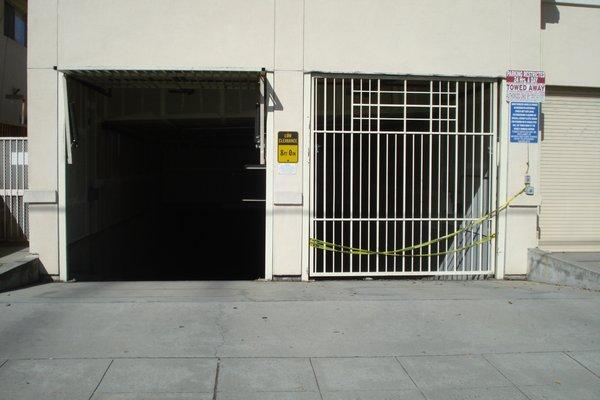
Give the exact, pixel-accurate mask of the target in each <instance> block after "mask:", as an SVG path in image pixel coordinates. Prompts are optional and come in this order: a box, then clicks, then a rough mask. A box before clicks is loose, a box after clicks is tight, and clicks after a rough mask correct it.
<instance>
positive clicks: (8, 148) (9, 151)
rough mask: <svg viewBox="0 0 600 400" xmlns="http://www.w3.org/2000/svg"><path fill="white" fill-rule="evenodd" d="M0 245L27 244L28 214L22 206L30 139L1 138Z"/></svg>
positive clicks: (24, 205)
mask: <svg viewBox="0 0 600 400" xmlns="http://www.w3.org/2000/svg"><path fill="white" fill-rule="evenodd" d="M0 162H1V163H2V164H0V206H1V209H0V241H2V242H24V241H27V240H28V237H29V213H28V208H27V205H26V204H25V203H24V202H23V194H24V192H25V189H27V185H28V169H29V168H28V156H27V139H26V138H22V137H0Z"/></svg>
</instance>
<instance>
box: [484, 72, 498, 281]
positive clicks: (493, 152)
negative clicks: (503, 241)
mask: <svg viewBox="0 0 600 400" xmlns="http://www.w3.org/2000/svg"><path fill="white" fill-rule="evenodd" d="M490 108H491V116H492V118H491V119H492V127H491V128H492V129H491V130H490V132H492V135H491V136H490V150H489V152H488V153H489V171H488V193H489V194H488V207H487V211H486V212H489V211H491V210H492V209H493V207H494V202H496V207H497V206H498V203H497V202H498V199H497V197H496V196H497V193H496V183H497V182H496V163H497V157H498V155H497V145H498V133H499V132H498V83H497V82H494V84H493V90H492V99H491V101H490ZM497 221H498V218H497V216H496V218H492V220H491V221H490V223H489V230H488V232H487V233H488V234H491V233H492V232H494V233H495V234H496V237H497V235H498V224H497ZM494 243H497V241H495V242H494ZM494 247H495V246H494ZM494 247H493V246H492V245H491V244H489V245H488V246H487V249H488V270H490V271H496V257H493V255H492V248H494Z"/></svg>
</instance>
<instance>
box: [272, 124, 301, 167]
mask: <svg viewBox="0 0 600 400" xmlns="http://www.w3.org/2000/svg"><path fill="white" fill-rule="evenodd" d="M277 162H278V163H280V164H296V163H297V162H298V132H288V131H281V132H279V133H278V134H277Z"/></svg>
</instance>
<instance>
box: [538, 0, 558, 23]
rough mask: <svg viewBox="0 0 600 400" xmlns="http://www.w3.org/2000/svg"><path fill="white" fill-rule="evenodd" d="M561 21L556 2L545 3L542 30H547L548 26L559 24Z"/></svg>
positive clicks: (543, 3)
mask: <svg viewBox="0 0 600 400" xmlns="http://www.w3.org/2000/svg"><path fill="white" fill-rule="evenodd" d="M559 21H560V10H559V9H558V7H557V6H556V1H555V0H551V1H543V2H542V21H541V22H542V23H541V28H542V29H546V24H558V22H559Z"/></svg>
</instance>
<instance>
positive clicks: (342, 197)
mask: <svg viewBox="0 0 600 400" xmlns="http://www.w3.org/2000/svg"><path fill="white" fill-rule="evenodd" d="M341 81H342V87H341V89H342V103H341V105H342V116H341V117H342V169H341V178H342V185H341V186H342V188H341V189H342V193H341V198H340V206H341V211H340V213H341V214H340V216H341V220H340V234H341V238H342V240H341V243H342V246H344V245H345V244H346V243H345V242H344V225H345V224H346V222H345V221H344V217H345V214H344V180H345V179H344V178H345V176H346V173H345V171H346V168H345V165H344V158H345V157H344V153H346V145H345V143H346V140H345V136H346V132H345V129H344V128H345V126H344V118H345V115H344V106H345V104H344V98H345V96H346V91H345V82H346V79H345V78H342V79H341ZM344 257H345V254H341V255H340V259H341V263H340V272H344Z"/></svg>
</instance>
